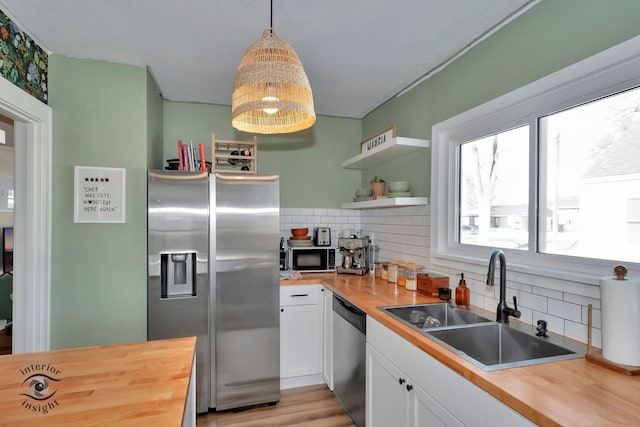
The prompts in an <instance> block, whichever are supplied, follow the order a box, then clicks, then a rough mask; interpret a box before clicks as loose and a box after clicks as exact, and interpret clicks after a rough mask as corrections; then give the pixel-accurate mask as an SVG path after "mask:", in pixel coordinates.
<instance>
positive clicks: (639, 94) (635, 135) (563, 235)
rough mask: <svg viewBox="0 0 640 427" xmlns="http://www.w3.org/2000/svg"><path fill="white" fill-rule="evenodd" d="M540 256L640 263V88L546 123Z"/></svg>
mask: <svg viewBox="0 0 640 427" xmlns="http://www.w3.org/2000/svg"><path fill="white" fill-rule="evenodd" d="M540 147H541V153H543V155H542V162H545V163H542V164H541V194H540V212H539V220H540V221H539V222H540V225H539V230H540V233H539V246H540V251H541V252H545V253H551V254H560V255H572V256H581V257H588V258H600V259H610V260H619V261H633V262H638V261H640V240H639V239H638V235H639V234H640V230H638V221H639V220H640V216H639V214H638V199H639V198H640V89H638V88H636V89H633V90H629V91H626V92H623V93H620V94H617V95H613V96H609V97H607V98H603V99H600V100H597V101H593V102H590V103H588V104H584V105H581V106H578V107H574V108H571V109H568V110H565V111H561V112H559V113H555V114H551V115H549V116H546V117H544V118H541V119H540Z"/></svg>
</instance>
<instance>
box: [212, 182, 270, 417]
mask: <svg viewBox="0 0 640 427" xmlns="http://www.w3.org/2000/svg"><path fill="white" fill-rule="evenodd" d="M212 179H215V181H216V185H215V186H213V185H210V191H212V192H214V193H215V197H212V196H213V195H212V194H211V193H210V197H212V198H211V200H215V206H212V207H211V208H212V209H214V210H215V220H213V221H212V222H214V224H213V225H214V226H215V230H216V233H215V236H216V237H215V245H214V244H212V245H211V246H212V247H213V246H215V267H214V268H215V280H214V282H215V283H214V284H213V285H214V286H215V307H216V309H215V311H216V312H215V328H216V329H215V330H216V340H215V350H214V352H215V383H216V388H215V389H216V396H215V407H216V409H217V410H223V409H229V408H237V407H242V406H249V405H256V404H261V403H271V402H277V401H278V400H280V316H279V281H280V274H279V273H280V267H279V265H280V264H279V261H280V259H279V249H278V248H279V243H280V198H279V179H278V177H277V176H251V177H249V176H229V175H227V176H222V175H215V176H214V177H212ZM210 221H211V219H210ZM210 225H211V223H210ZM212 276H213V275H212Z"/></svg>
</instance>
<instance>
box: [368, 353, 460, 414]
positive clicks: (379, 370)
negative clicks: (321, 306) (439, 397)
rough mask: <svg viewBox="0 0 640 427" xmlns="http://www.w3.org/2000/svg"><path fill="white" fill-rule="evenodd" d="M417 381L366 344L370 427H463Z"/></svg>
mask: <svg viewBox="0 0 640 427" xmlns="http://www.w3.org/2000/svg"><path fill="white" fill-rule="evenodd" d="M462 425H463V424H462V423H461V422H460V421H458V420H457V419H456V418H455V417H454V416H452V415H451V414H450V413H449V412H447V411H446V410H445V409H444V408H443V407H442V406H440V405H439V404H438V403H437V402H436V401H435V400H433V398H432V397H431V396H429V395H428V394H427V393H426V392H425V391H424V389H422V387H420V386H419V385H418V384H417V383H416V381H415V380H414V379H413V378H411V377H409V376H408V375H407V374H406V373H404V372H403V371H401V370H400V369H398V367H397V366H396V365H394V364H393V363H391V362H390V361H389V360H388V359H387V358H386V357H384V356H383V355H382V354H380V353H379V352H378V351H376V350H375V349H374V348H373V347H372V346H371V345H369V344H367V426H369V427H375V426H380V427H383V426H416V427H418V426H462Z"/></svg>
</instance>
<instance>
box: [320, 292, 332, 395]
mask: <svg viewBox="0 0 640 427" xmlns="http://www.w3.org/2000/svg"><path fill="white" fill-rule="evenodd" d="M322 293H323V303H324V304H323V314H324V319H323V322H322V323H323V328H322V338H323V341H322V344H323V349H322V353H323V357H322V378H323V379H324V382H325V384H326V385H327V387H329V390H331V391H333V292H331V291H330V290H328V289H326V288H323V292H322Z"/></svg>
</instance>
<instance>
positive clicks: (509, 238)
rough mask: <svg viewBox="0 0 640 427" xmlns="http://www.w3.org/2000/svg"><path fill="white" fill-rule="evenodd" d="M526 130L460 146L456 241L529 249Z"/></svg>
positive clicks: (521, 129)
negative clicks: (457, 237) (458, 224)
mask: <svg viewBox="0 0 640 427" xmlns="http://www.w3.org/2000/svg"><path fill="white" fill-rule="evenodd" d="M528 147H529V126H522V127H518V128H515V129H510V130H507V131H505V132H500V133H497V134H494V135H489V136H487V137H485V138H481V139H477V140H474V141H470V142H467V143H464V144H461V145H460V217H459V223H460V230H459V235H460V239H459V241H460V243H464V244H472V245H483V246H498V247H505V248H515V249H527V246H528V235H527V224H528V210H529V154H528V153H529V148H528Z"/></svg>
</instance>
